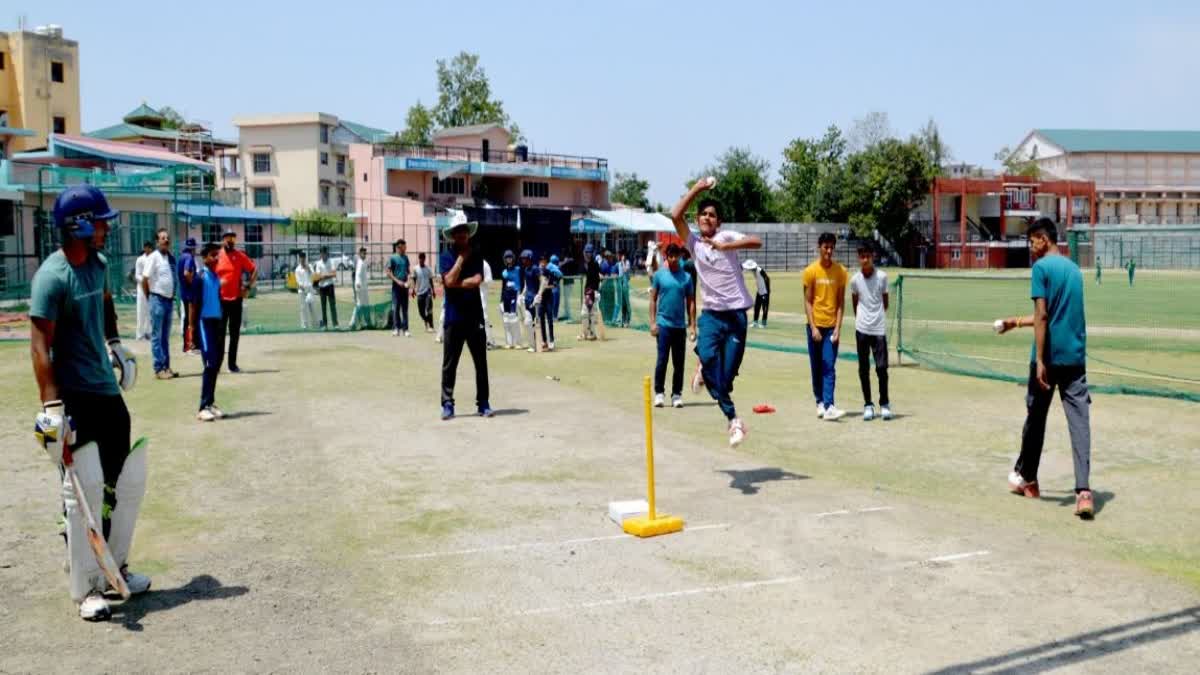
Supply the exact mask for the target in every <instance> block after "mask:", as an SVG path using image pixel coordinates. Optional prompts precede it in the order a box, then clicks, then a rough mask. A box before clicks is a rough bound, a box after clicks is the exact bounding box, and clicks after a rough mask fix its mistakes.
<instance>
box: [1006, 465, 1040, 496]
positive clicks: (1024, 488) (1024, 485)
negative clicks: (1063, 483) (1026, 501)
mask: <svg viewBox="0 0 1200 675" xmlns="http://www.w3.org/2000/svg"><path fill="white" fill-rule="evenodd" d="M1008 491H1009V492H1011V493H1013V494H1014V495H1021V496H1022V497H1030V498H1033V499H1037V498H1038V497H1041V496H1042V491H1041V490H1039V489H1038V484H1037V481H1036V480H1035V481H1032V482H1030V481H1026V480H1025V479H1024V478H1022V477H1021V474H1020V473H1018V472H1016V471H1013V472H1012V473H1010V474H1008Z"/></svg>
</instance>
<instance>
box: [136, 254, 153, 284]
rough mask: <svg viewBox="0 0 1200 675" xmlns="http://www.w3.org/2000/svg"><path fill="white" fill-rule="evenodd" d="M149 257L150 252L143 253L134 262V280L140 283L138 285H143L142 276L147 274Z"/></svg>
mask: <svg viewBox="0 0 1200 675" xmlns="http://www.w3.org/2000/svg"><path fill="white" fill-rule="evenodd" d="M149 259H150V254H149V253H143V254H141V255H139V256H138V257H137V260H136V261H134V263H133V280H134V281H136V282H137V283H138V287H141V285H142V277H144V276H146V261H147V260H149Z"/></svg>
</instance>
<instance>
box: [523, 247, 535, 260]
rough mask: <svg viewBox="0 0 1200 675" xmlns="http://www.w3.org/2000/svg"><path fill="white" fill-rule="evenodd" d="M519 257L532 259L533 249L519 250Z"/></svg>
mask: <svg viewBox="0 0 1200 675" xmlns="http://www.w3.org/2000/svg"><path fill="white" fill-rule="evenodd" d="M521 257H522V258H529V259H530V260H532V259H533V251H530V250H529V249H525V250H524V251H521Z"/></svg>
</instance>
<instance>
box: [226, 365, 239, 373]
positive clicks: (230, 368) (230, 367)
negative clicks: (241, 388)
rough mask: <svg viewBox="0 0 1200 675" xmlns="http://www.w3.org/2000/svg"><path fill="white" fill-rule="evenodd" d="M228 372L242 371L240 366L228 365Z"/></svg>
mask: <svg viewBox="0 0 1200 675" xmlns="http://www.w3.org/2000/svg"><path fill="white" fill-rule="evenodd" d="M229 372H231V373H240V372H242V369H241V368H238V367H237V366H234V365H230V366H229Z"/></svg>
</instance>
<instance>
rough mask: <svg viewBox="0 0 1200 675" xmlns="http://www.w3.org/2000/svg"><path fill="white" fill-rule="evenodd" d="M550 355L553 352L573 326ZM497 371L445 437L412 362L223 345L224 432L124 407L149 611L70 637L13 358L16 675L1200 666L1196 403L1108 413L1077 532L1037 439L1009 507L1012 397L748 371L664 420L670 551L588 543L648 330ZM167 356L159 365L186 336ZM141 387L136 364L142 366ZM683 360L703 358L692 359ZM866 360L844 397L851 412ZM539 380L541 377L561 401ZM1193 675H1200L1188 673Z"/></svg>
mask: <svg viewBox="0 0 1200 675" xmlns="http://www.w3.org/2000/svg"><path fill="white" fill-rule="evenodd" d="M561 331H562V333H564V334H569V333H570V331H571V327H562V328H561ZM610 335H611V336H612V337H613V338H614V339H613V340H611V341H610V342H608V343H605V344H599V345H591V344H589V345H583V346H580V345H578V343H576V342H574V340H569V339H564V337H565V335H563V336H560V340H559V344H560V346H561V350H560V351H559V352H558V353H555V354H550V355H539V356H533V355H529V354H525V353H523V352H521V353H513V352H492V353H491V354H490V355H489V357H490V360H491V364H492V388H493V395H492V403H493V405H494V406H495V407H496V408H497V409H498V410H499V412H500V414H499V415H498V416H497V417H496V418H494V419H492V420H483V419H479V418H477V417H472V416H467V413H469V412H470V411H471V410H472V405H471V402H472V396H473V388H474V387H473V377H472V373H471V367H470V365H469V359H468V360H466V361H464V365H463V367H462V368H461V370H460V376H459V391H458V393H459V412H460V414H462V415H463V416H462V417H460V418H459V419H457V420H454V421H452V422H449V423H442V422H439V421H437V419H436V415H437V378H438V372H439V370H438V367H439V360H440V350H439V348H438V346H437V345H434V344H433V343H432V341H431V340H429V339H428V336H426V335H424V334H419V335H417V336H415V337H414V338H412V339H403V338H392V337H390V336H389V335H386V334H384V333H358V334H346V335H328V336H321V335H317V336H313V335H291V336H275V337H250V338H245V339H244V340H243V355H242V357H241V358H240V361H241V365H242V367H243V368H245V369H246V372H245V373H244V374H242V375H236V376H235V375H227V374H222V376H221V380H220V382H219V384H218V393H217V398H218V401H220V402H221V403H222V405H223V406H224V407H225V409H226V410H227V411H229V412H231V413H234V414H233V415H231V417H230V418H229V419H226V420H224V421H221V422H217V423H212V424H207V425H205V424H200V423H197V422H195V421H194V420H193V415H194V412H195V402H196V399H197V397H198V393H199V384H200V383H199V378H198V373H199V370H200V364H199V360H198V359H197V358H196V357H189V356H181V355H178V354H176V355H175V356H173V359H174V360H175V366H176V369H177V370H179V371H180V372H182V373H183V375H184V376H183V377H181V378H179V379H177V380H173V381H169V382H159V381H153V380H152V379H150V378H149V377H146V376H145V373H143V378H142V381H141V383H140V384H139V386H138V389H137V390H136V391H134V392H132V393H131V395H129V396H128V398H127V400H128V402H129V406H130V409H131V411H132V414H133V424H134V434H135V436H137V435H147V436H149V437H150V439H151V447H150V452H151V455H150V458H151V459H150V466H151V478H150V483H149V488H148V494H147V500H146V504H145V508H144V511H143V516H142V520H141V522H140V524H139V531H138V534H137V538H136V540H135V545H134V551H133V561H132V562H133V567H135V568H137V569H141V570H144V571H147V572H149V573H150V574H152V576H153V577H154V589H153V590H152V591H151V592H150V593H148V594H147V595H145V596H142V597H139V598H136V599H134V600H132V601H130V602H128V603H125V604H124V605H123V606H117V607H116V608H115V617H114V619H113V621H112V622H110V623H104V624H87V623H84V622H82V621H80V620H79V619H78V618H77V616H76V614H75V610H74V608H73V606H72V604H71V602H70V600H69V599H68V597H67V593H66V579H65V577H64V575H63V573H62V555H63V547H62V544H61V542H60V540H59V539H58V537H57V536H56V534H55V532H56V530H55V525H54V521H55V512H56V509H57V508H58V504H57V497H56V494H57V492H56V489H55V485H54V483H55V474H54V471H53V469H52V468H51V467H50V466H49V464H48V463H47V462H46V461H45V459H44V456H43V455H42V454H41V453H40V451H36V450H34V448H33V445H32V441H31V439H30V438H29V426H30V423H31V421H30V418H31V417H32V415H33V414H34V412H35V410H36V405H37V394H36V391H35V390H34V387H33V383H32V377H31V376H30V370H29V362H28V356H27V350H28V346H27V343H20V342H16V343H7V344H0V376H2V377H3V381H4V382H6V383H8V384H7V385H6V386H5V387H4V389H3V392H2V393H0V404H2V405H3V410H2V412H0V420H2V423H0V438H2V440H3V447H4V454H5V460H6V464H7V466H8V469H7V470H6V471H5V472H4V473H3V475H2V477H0V583H3V587H4V588H5V589H6V593H5V596H4V599H3V601H0V644H2V645H3V652H2V653H0V671H2V672H68V671H80V670H86V671H102V672H115V671H131V672H155V673H158V672H264V671H265V672H469V673H474V672H564V671H575V672H632V671H638V672H647V671H648V672H712V673H733V672H737V673H742V672H930V671H942V672H1040V671H1046V670H1052V669H1061V670H1062V671H1063V672H1095V671H1102V672H1192V671H1193V669H1194V665H1195V663H1197V662H1200V572H1197V569H1198V562H1200V534H1198V530H1200V528H1197V527H1196V523H1197V522H1200V506H1198V505H1197V502H1198V500H1197V499H1196V494H1198V493H1200V492H1198V491H1200V425H1198V424H1197V410H1198V409H1197V408H1196V407H1195V406H1194V405H1191V404H1185V403H1178V402H1172V401H1160V400H1146V399H1136V398H1130V397H1107V396H1097V397H1096V404H1095V407H1094V431H1095V437H1096V447H1095V451H1094V453H1095V455H1094V486H1095V487H1096V490H1097V494H1098V496H1099V497H1100V507H1101V510H1100V513H1099V515H1098V517H1097V519H1096V520H1095V521H1094V522H1092V523H1080V522H1077V521H1075V520H1074V518H1072V516H1071V515H1070V508H1069V506H1068V501H1069V499H1070V495H1069V494H1068V493H1067V492H1066V490H1067V488H1069V487H1070V485H1071V482H1070V471H1071V469H1070V460H1069V452H1068V450H1067V447H1068V446H1067V443H1066V434H1065V429H1064V426H1065V425H1064V423H1063V420H1062V416H1061V412H1060V409H1059V407H1058V406H1057V405H1055V407H1054V408H1053V410H1052V413H1051V426H1050V431H1049V434H1048V438H1047V457H1046V460H1045V461H1044V463H1043V476H1042V478H1043V484H1044V486H1045V488H1044V489H1045V494H1044V497H1043V499H1042V500H1041V501H1040V502H1033V501H1028V500H1021V499H1018V498H1015V497H1011V496H1009V495H1006V494H1005V493H1004V491H1003V481H1004V477H1005V475H1006V473H1007V470H1008V467H1009V465H1010V463H1011V460H1012V456H1013V452H1014V448H1015V447H1016V440H1017V438H1018V434H1019V431H1020V424H1021V420H1022V412H1023V410H1022V393H1021V391H1020V390H1019V389H1017V388H1015V387H1013V386H1012V385H1006V384H998V383H993V382H985V381H978V380H971V379H967V378H961V377H955V376H948V375H940V374H937V373H929V372H922V371H921V370H919V369H914V368H898V369H896V370H894V371H893V383H894V384H893V399H894V401H895V402H896V405H895V407H896V410H897V412H899V413H901V415H900V417H899V418H898V419H897V420H895V421H893V422H889V423H887V424H886V425H885V424H884V423H882V422H872V423H870V424H865V423H863V422H862V421H861V419H860V418H858V417H857V416H848V417H847V418H845V419H844V420H842V421H840V422H838V423H824V422H820V421H818V420H816V419H815V416H814V414H813V411H812V409H811V408H812V405H811V402H809V400H808V398H809V397H808V395H807V394H805V393H804V392H805V391H806V390H807V388H808V384H807V383H808V372H807V361H806V360H805V359H804V358H803V357H802V356H801V357H797V356H791V355H779V354H771V353H765V352H751V353H750V354H749V355H748V357H747V363H746V367H745V369H744V371H743V376H742V378H741V379H740V380H739V382H738V391H737V392H735V397H736V398H737V400H738V402H739V404H740V405H741V407H742V408H743V410H744V412H746V413H749V408H750V406H751V405H753V404H754V403H758V402H763V401H767V402H771V403H772V404H774V405H775V406H776V407H778V408H779V410H780V412H779V413H778V414H776V415H774V416H770V417H758V416H754V417H753V418H750V419H748V422H749V425H750V437H749V439H748V441H747V442H746V444H745V445H744V446H743V447H742V448H740V449H738V450H737V451H731V450H730V449H729V448H728V447H727V445H726V444H725V437H724V434H723V424H722V419H721V417H720V414H719V413H718V411H717V410H716V409H715V408H714V407H713V406H712V404H711V403H710V402H709V401H708V400H707V398H706V397H703V396H691V395H688V397H687V400H688V407H687V408H685V409H683V410H670V409H668V410H662V411H657V412H656V413H655V415H656V424H657V425H658V433H657V440H658V442H657V450H658V453H657V455H658V472H659V490H660V491H659V500H660V505H661V507H662V508H663V509H665V510H669V511H670V512H672V513H676V514H679V515H682V516H683V517H684V518H685V519H686V520H687V522H688V529H687V531H685V532H684V533H682V534H677V535H671V536H667V537H661V538H657V539H653V540H646V541H639V540H634V539H631V538H628V537H625V536H623V535H621V534H620V532H619V530H618V528H617V527H616V526H615V525H614V524H612V523H611V522H609V521H608V520H607V518H606V516H605V506H606V504H607V502H608V501H610V500H613V499H628V498H634V497H639V496H641V494H642V491H643V488H642V484H643V480H644V474H643V462H642V421H641V417H640V398H639V397H640V379H641V375H642V374H643V373H645V372H647V371H648V369H649V368H650V366H651V365H652V358H653V349H652V346H651V343H650V339H649V338H648V337H646V336H645V335H642V334H638V333H633V332H628V331H610ZM174 346H175V348H176V349H177V348H178V344H177V343H176V344H175V345H174ZM136 349H137V350H138V352H139V356H140V357H141V358H140V361H141V363H142V364H148V363H149V355H148V348H147V346H146V345H145V343H137V345H136ZM693 363H694V362H693V361H692V360H691V358H690V357H689V366H691V365H692V364H693ZM853 368H854V364H852V363H844V364H842V365H841V367H840V370H839V375H840V378H839V397H840V398H839V400H840V401H842V402H844V405H845V407H848V408H850V409H851V410H856V408H857V405H856V403H857V401H858V399H859V395H858V393H857V379H856V377H855V374H854V370H853ZM548 377H557V378H559V379H558V380H554V379H547V378H548ZM1188 664H1192V665H1188Z"/></svg>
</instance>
